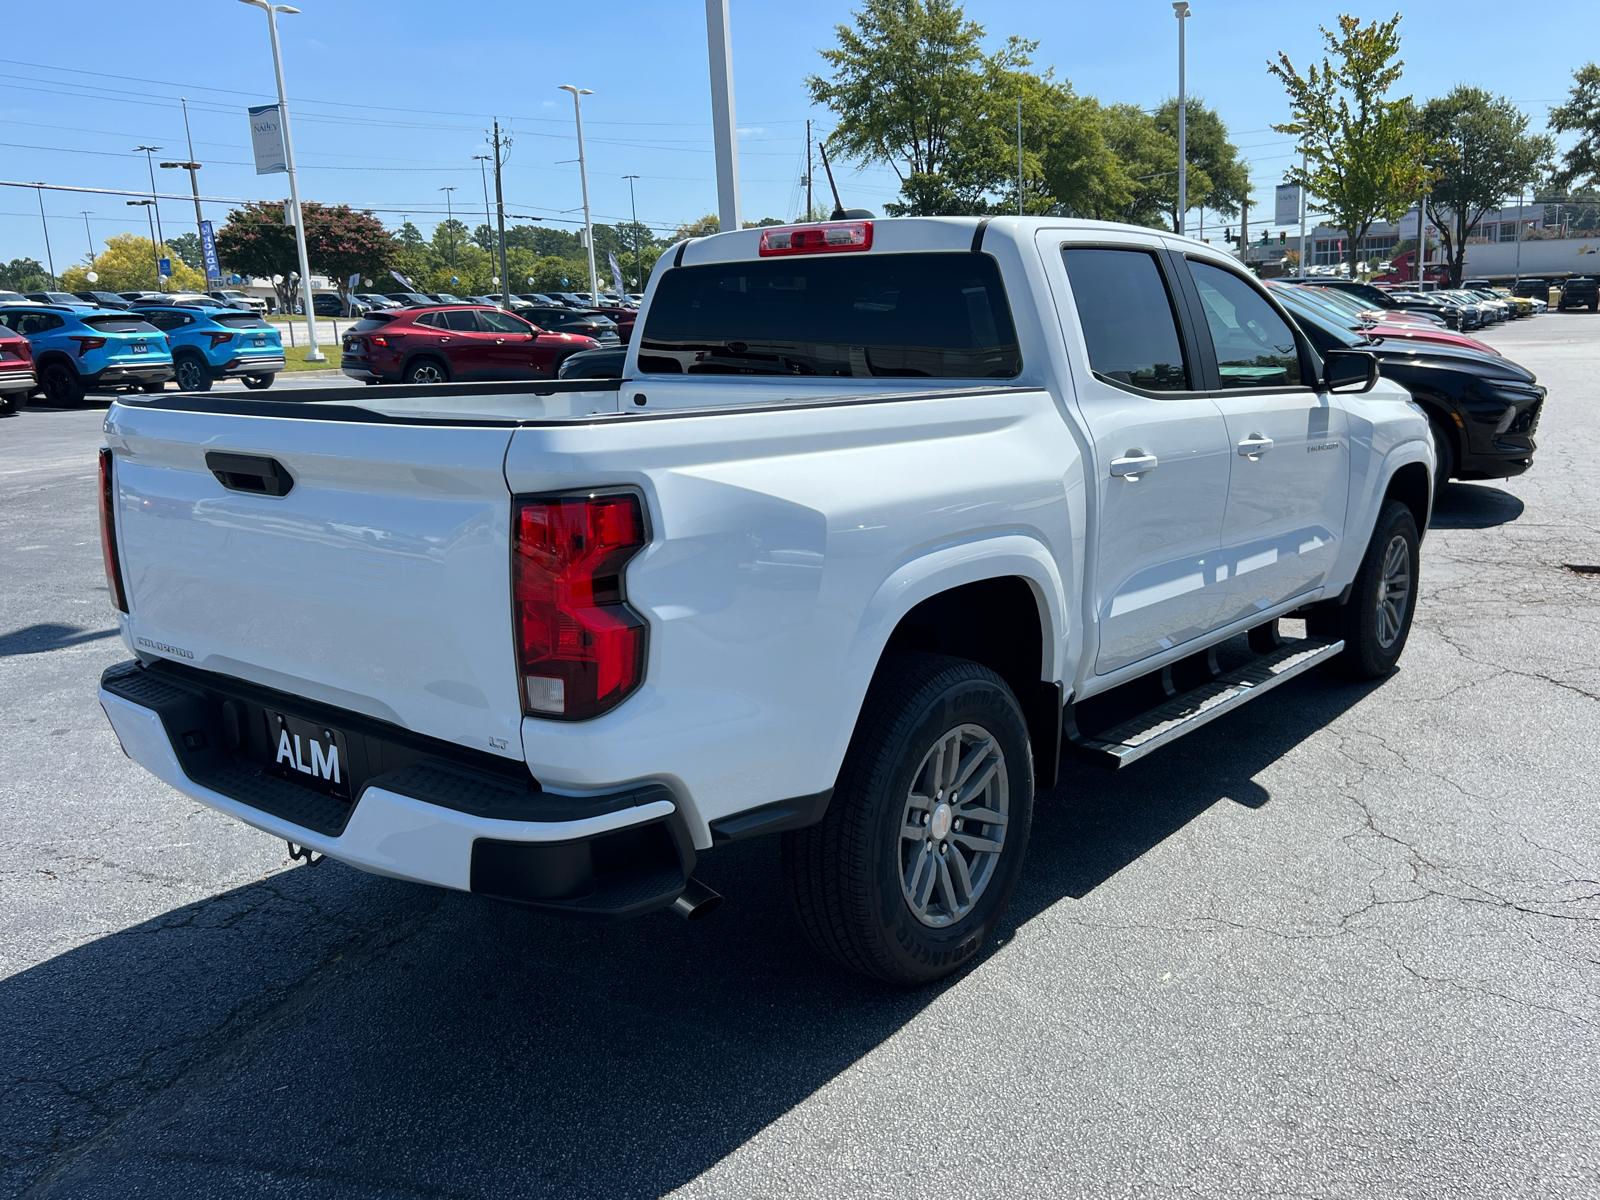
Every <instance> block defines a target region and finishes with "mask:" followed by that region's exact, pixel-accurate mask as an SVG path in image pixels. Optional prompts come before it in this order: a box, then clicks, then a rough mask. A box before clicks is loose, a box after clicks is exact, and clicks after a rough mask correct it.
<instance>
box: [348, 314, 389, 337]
mask: <svg viewBox="0 0 1600 1200" xmlns="http://www.w3.org/2000/svg"><path fill="white" fill-rule="evenodd" d="M392 320H394V317H393V316H391V315H390V314H389V313H368V314H367V315H366V316H364V317H362V318H361V320H359V321H357V322H356V323H355V325H354V326H352V327H351V329H350V332H351V333H371V332H372V331H373V330H374V329H382V328H383V327H384V326H385V325H387V324H388V323H389V322H390V321H392Z"/></svg>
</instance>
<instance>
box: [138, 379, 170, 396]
mask: <svg viewBox="0 0 1600 1200" xmlns="http://www.w3.org/2000/svg"><path fill="white" fill-rule="evenodd" d="M139 390H140V391H141V392H150V393H152V394H154V393H159V392H164V391H166V390H167V385H166V382H165V381H162V382H161V383H141V384H140V385H139Z"/></svg>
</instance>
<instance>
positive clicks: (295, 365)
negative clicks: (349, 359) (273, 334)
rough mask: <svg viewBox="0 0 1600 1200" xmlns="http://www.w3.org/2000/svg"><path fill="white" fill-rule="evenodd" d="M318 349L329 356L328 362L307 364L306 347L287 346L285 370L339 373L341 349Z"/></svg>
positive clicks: (326, 347) (323, 347)
mask: <svg viewBox="0 0 1600 1200" xmlns="http://www.w3.org/2000/svg"><path fill="white" fill-rule="evenodd" d="M318 349H320V350H321V351H322V353H323V354H325V355H327V357H328V361H327V362H307V361H306V347H304V346H285V347H284V348H283V358H284V363H285V364H286V365H285V366H284V368H283V369H284V370H285V371H337V370H338V369H339V358H340V355H339V347H338V346H337V345H334V346H320V347H318Z"/></svg>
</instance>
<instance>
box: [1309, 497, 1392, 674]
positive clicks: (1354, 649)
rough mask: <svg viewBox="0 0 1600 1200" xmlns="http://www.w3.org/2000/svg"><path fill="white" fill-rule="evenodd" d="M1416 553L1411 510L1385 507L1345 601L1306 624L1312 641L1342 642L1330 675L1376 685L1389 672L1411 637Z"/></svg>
mask: <svg viewBox="0 0 1600 1200" xmlns="http://www.w3.org/2000/svg"><path fill="white" fill-rule="evenodd" d="M1420 548H1421V547H1420V540H1419V538H1418V536H1417V522H1416V519H1415V518H1414V517H1413V516H1412V515H1411V510H1410V509H1409V508H1407V507H1406V506H1405V505H1404V504H1402V503H1401V502H1400V501H1398V500H1389V501H1386V502H1385V503H1384V506H1383V510H1382V511H1381V512H1380V513H1379V514H1378V524H1377V528H1375V529H1374V530H1373V531H1372V541H1371V542H1369V543H1368V544H1367V553H1366V556H1365V557H1364V558H1363V559H1362V560H1361V569H1360V570H1359V571H1358V572H1357V573H1356V580H1355V583H1354V584H1353V585H1352V586H1351V589H1350V599H1349V600H1348V601H1347V602H1346V603H1345V604H1344V605H1342V606H1341V607H1339V608H1332V609H1322V610H1313V611H1312V612H1311V614H1310V616H1309V618H1308V619H1307V622H1306V625H1307V631H1308V632H1309V633H1310V634H1311V635H1312V636H1313V637H1326V638H1343V639H1344V653H1342V654H1340V655H1339V656H1338V657H1337V658H1335V659H1334V660H1333V661H1332V662H1331V663H1330V664H1329V667H1330V669H1331V670H1333V671H1335V672H1337V673H1338V674H1340V675H1343V676H1344V677H1345V678H1347V679H1381V678H1382V677H1383V676H1385V675H1387V674H1388V673H1389V672H1390V671H1392V670H1394V665H1395V663H1397V662H1399V661H1400V655H1401V653H1402V652H1403V651H1404V650H1405V648H1406V639H1407V638H1408V637H1410V636H1411V618H1412V615H1413V614H1414V613H1415V612H1416V603H1417V574H1418V572H1417V568H1418V564H1419V550H1420Z"/></svg>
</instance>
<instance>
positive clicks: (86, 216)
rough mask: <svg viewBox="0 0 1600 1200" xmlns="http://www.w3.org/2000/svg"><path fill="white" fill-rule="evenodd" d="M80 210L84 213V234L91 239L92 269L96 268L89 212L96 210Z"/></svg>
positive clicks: (90, 261) (90, 256) (90, 265)
mask: <svg viewBox="0 0 1600 1200" xmlns="http://www.w3.org/2000/svg"><path fill="white" fill-rule="evenodd" d="M79 211H81V212H82V213H83V236H84V237H86V238H88V239H89V267H90V269H91V270H92V269H93V268H94V234H92V233H90V232H89V214H90V213H91V212H93V211H94V210H93V209H90V208H85V209H80V210H79Z"/></svg>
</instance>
